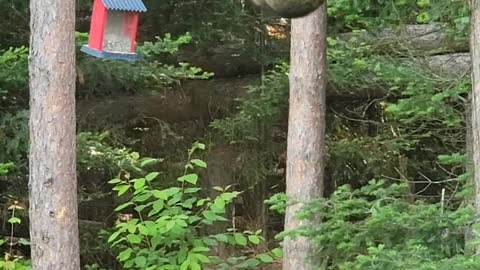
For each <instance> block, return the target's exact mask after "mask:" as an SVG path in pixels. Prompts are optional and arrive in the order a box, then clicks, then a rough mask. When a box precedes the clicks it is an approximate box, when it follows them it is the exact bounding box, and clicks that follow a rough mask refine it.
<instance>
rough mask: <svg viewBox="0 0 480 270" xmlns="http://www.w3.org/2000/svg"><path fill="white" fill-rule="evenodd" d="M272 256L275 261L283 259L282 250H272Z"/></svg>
mask: <svg viewBox="0 0 480 270" xmlns="http://www.w3.org/2000/svg"><path fill="white" fill-rule="evenodd" d="M272 254H273V256H275V257H276V258H277V259H280V258H283V250H282V249H281V248H274V249H272Z"/></svg>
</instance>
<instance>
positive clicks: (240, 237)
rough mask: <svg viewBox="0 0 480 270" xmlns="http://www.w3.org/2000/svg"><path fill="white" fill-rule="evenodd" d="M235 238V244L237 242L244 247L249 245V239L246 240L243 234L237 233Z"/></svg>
mask: <svg viewBox="0 0 480 270" xmlns="http://www.w3.org/2000/svg"><path fill="white" fill-rule="evenodd" d="M233 237H234V238H235V242H237V244H239V245H242V246H246V245H247V238H245V236H243V234H241V233H235V234H234V235H233Z"/></svg>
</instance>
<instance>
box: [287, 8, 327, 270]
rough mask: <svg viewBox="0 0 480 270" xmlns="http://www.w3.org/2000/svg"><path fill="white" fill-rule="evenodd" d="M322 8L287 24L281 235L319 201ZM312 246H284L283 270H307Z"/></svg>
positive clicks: (295, 242)
mask: <svg viewBox="0 0 480 270" xmlns="http://www.w3.org/2000/svg"><path fill="white" fill-rule="evenodd" d="M326 10H327V7H326V5H325V4H323V5H322V6H321V7H320V8H319V9H317V10H316V11H314V12H313V13H311V14H309V15H308V16H306V17H303V18H299V19H293V20H292V30H291V33H292V34H291V35H292V44H291V55H290V57H291V59H290V63H291V69H290V112H289V121H288V122H289V126H288V140H287V196H288V198H289V200H291V201H290V204H289V205H288V207H287V212H286V216H285V230H287V231H288V230H291V229H295V228H298V227H299V226H302V225H304V222H305V221H301V220H299V219H298V218H297V217H296V213H297V212H298V210H299V209H300V208H301V207H302V206H303V205H304V203H305V202H307V201H309V200H311V199H314V198H317V197H319V196H322V195H323V188H324V183H323V175H324V154H325V96H326V88H327V78H326V75H327V70H326V69H327V67H326V65H327V64H326V63H327V62H326V60H327V59H326V57H327V54H326V47H327V46H326V35H327V29H326V25H327V13H326ZM313 248H314V246H313V243H311V242H310V241H309V240H308V239H305V238H296V239H291V238H287V239H285V242H284V250H285V256H284V260H283V269H284V270H309V269H313V268H314V266H313V265H311V264H310V263H309V262H308V261H309V258H310V255H312V251H313Z"/></svg>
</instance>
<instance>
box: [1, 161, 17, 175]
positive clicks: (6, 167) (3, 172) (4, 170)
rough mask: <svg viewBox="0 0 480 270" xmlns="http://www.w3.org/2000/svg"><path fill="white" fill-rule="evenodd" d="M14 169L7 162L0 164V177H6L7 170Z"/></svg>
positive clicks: (12, 165) (11, 164)
mask: <svg viewBox="0 0 480 270" xmlns="http://www.w3.org/2000/svg"><path fill="white" fill-rule="evenodd" d="M13 167H14V164H13V163H11V162H9V163H0V176H2V175H6V174H7V173H8V170H10V169H11V168H13Z"/></svg>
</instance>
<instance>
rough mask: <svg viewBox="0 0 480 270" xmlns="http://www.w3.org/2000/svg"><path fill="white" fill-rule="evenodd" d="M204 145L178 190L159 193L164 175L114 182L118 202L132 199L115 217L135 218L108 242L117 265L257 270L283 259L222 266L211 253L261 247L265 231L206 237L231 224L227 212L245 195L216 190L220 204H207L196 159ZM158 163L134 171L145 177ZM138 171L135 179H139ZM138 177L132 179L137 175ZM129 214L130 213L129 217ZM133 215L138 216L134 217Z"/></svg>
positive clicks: (144, 162)
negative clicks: (213, 228) (220, 247)
mask: <svg viewBox="0 0 480 270" xmlns="http://www.w3.org/2000/svg"><path fill="white" fill-rule="evenodd" d="M204 148H205V145H203V144H201V143H196V144H194V146H193V147H192V149H190V151H189V162H188V163H187V164H186V165H185V172H184V174H183V175H182V176H181V177H179V178H178V179H177V183H178V186H173V187H169V188H165V189H158V188H156V186H158V183H157V181H158V180H157V179H158V177H159V176H160V173H159V172H150V173H148V174H146V175H144V176H143V177H138V178H135V177H131V174H130V172H126V171H124V172H122V173H121V177H120V178H117V179H113V180H111V181H110V183H111V184H113V185H115V187H114V188H113V190H114V191H116V192H117V193H118V196H123V197H127V198H126V199H127V202H125V203H124V204H122V205H120V206H118V207H117V208H116V211H119V212H120V213H127V214H128V213H131V215H132V216H131V217H130V218H127V219H126V220H124V221H122V222H119V223H118V224H117V225H116V229H115V232H114V233H113V234H112V235H111V236H110V238H109V240H108V241H109V242H111V243H112V246H113V247H118V248H119V249H120V250H121V252H120V253H119V255H118V260H119V261H120V262H122V264H123V266H124V268H126V269H147V270H153V269H158V270H164V269H165V270H167V269H173V270H176V269H180V270H187V269H192V270H197V269H210V268H211V267H213V266H215V267H216V268H212V269H232V268H233V267H239V268H249V267H256V266H258V265H260V264H261V263H262V262H264V263H271V262H273V261H274V257H276V258H278V257H280V256H281V251H280V250H279V249H276V250H273V251H272V252H271V253H262V254H257V255H256V256H255V257H251V258H248V257H247V256H240V257H232V258H229V259H227V260H225V261H224V260H222V259H221V258H219V257H218V256H215V255H213V254H212V253H211V251H212V248H214V247H215V246H218V245H219V244H223V245H231V246H237V247H246V246H248V245H258V244H260V242H261V241H262V240H263V239H262V237H261V236H260V234H261V231H260V230H259V231H256V232H252V231H245V232H238V231H237V230H235V229H229V230H228V231H227V232H226V233H220V234H215V235H208V234H204V233H202V231H203V230H204V229H206V227H208V226H212V225H214V224H217V223H219V222H226V221H228V219H227V218H226V215H227V211H226V210H227V207H228V205H229V204H230V203H231V202H232V201H233V200H234V199H235V198H237V196H238V195H239V194H240V193H239V192H237V191H230V189H231V187H225V188H222V187H215V190H217V191H218V192H219V194H218V196H216V197H215V198H208V197H206V198H202V197H201V194H200V191H201V188H199V187H198V180H199V176H198V174H197V173H195V171H197V170H198V169H202V168H206V167H207V164H206V163H205V162H204V161H202V160H200V159H195V158H192V155H193V154H194V152H195V151H197V150H203V149H204ZM154 162H156V160H155V159H149V158H147V159H139V160H138V162H137V164H135V165H134V166H133V167H134V168H138V171H141V170H143V169H145V168H147V167H148V166H149V165H150V164H152V163H154ZM138 171H137V172H136V173H138ZM132 175H133V174H132ZM129 210H130V211H129ZM132 210H133V211H132Z"/></svg>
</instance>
